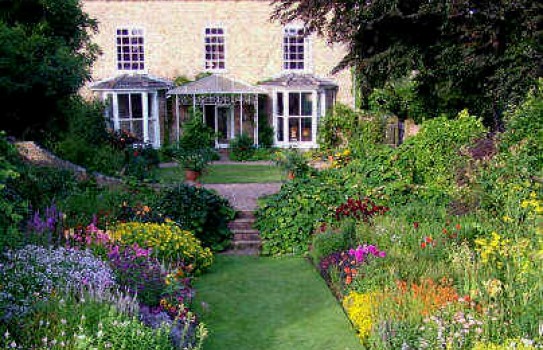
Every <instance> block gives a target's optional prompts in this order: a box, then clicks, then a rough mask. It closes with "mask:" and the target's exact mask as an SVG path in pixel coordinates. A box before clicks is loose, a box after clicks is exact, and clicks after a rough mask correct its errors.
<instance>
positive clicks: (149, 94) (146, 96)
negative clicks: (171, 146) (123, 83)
mask: <svg viewBox="0 0 543 350" xmlns="http://www.w3.org/2000/svg"><path fill="white" fill-rule="evenodd" d="M107 94H110V95H112V103H113V127H114V129H115V130H121V119H120V118H119V95H141V103H142V106H141V107H142V128H143V142H144V143H151V144H152V145H153V147H154V148H159V147H160V143H161V142H160V141H161V140H160V116H159V101H158V91H141V90H126V91H114V92H108V93H107ZM129 101H130V102H129V110H130V118H128V119H122V120H123V121H131V122H132V121H133V120H139V118H136V119H134V118H133V117H132V99H131V98H129ZM149 102H151V108H149ZM150 123H153V127H152V128H150V127H149V126H150ZM151 129H152V130H153V131H154V133H153V135H150V130H151ZM150 136H153V137H152V139H153V142H151V137H150Z"/></svg>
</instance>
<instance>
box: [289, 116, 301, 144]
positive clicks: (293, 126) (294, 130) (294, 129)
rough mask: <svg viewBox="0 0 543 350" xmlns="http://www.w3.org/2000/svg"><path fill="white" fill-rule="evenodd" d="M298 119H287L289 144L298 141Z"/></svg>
mask: <svg viewBox="0 0 543 350" xmlns="http://www.w3.org/2000/svg"><path fill="white" fill-rule="evenodd" d="M299 123H300V118H289V119H288V140H289V141H290V142H296V141H299V140H300V136H299V134H300V128H299Z"/></svg>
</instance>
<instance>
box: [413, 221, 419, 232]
mask: <svg viewBox="0 0 543 350" xmlns="http://www.w3.org/2000/svg"><path fill="white" fill-rule="evenodd" d="M413 227H414V228H415V230H416V229H418V228H419V223H418V222H416V221H415V222H414V223H413Z"/></svg>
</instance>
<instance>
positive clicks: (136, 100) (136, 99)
mask: <svg viewBox="0 0 543 350" xmlns="http://www.w3.org/2000/svg"><path fill="white" fill-rule="evenodd" d="M130 97H131V100H132V101H131V102H132V118H133V119H139V118H143V108H142V99H141V95H140V94H131V95H130Z"/></svg>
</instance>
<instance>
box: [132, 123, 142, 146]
mask: <svg viewBox="0 0 543 350" xmlns="http://www.w3.org/2000/svg"><path fill="white" fill-rule="evenodd" d="M131 131H132V133H133V134H134V135H136V137H137V138H138V139H139V141H143V120H141V119H140V120H133V121H132V130H131Z"/></svg>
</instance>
